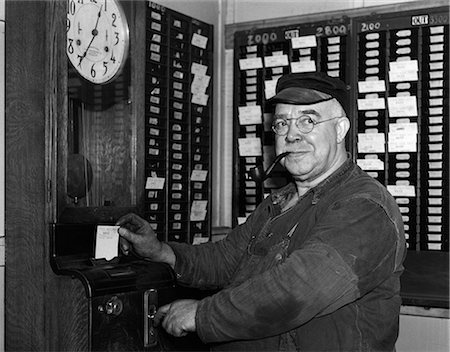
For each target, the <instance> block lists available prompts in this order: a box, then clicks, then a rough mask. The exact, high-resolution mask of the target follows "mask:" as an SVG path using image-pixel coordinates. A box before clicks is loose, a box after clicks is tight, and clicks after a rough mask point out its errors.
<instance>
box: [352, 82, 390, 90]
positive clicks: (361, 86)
mask: <svg viewBox="0 0 450 352" xmlns="http://www.w3.org/2000/svg"><path fill="white" fill-rule="evenodd" d="M385 91H386V82H385V81H384V80H381V81H359V82H358V92H359V93H371V92H385Z"/></svg>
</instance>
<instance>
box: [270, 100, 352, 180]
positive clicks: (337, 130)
mask: <svg viewBox="0 0 450 352" xmlns="http://www.w3.org/2000/svg"><path fill="white" fill-rule="evenodd" d="M302 115H307V116H309V117H310V118H311V120H312V121H314V122H320V121H324V120H329V119H331V120H330V121H326V122H323V123H319V124H317V125H314V128H313V129H312V131H311V132H309V133H303V132H301V131H300V130H299V128H298V127H297V126H296V120H297V118H298V117H300V116H302ZM342 116H344V111H343V110H342V107H341V106H340V104H339V103H338V102H337V101H335V100H334V99H333V100H330V101H325V102H322V103H317V104H311V105H291V104H277V106H276V108H275V115H274V120H275V119H276V118H277V117H282V118H284V119H285V120H287V126H288V130H287V133H286V134H285V135H277V134H275V150H276V154H277V155H278V154H281V153H283V152H291V153H290V154H288V155H287V156H286V157H285V158H284V159H283V160H282V161H281V164H282V165H283V166H284V167H285V168H286V170H287V171H289V173H290V174H291V175H292V176H293V177H294V179H295V180H298V181H302V182H304V181H306V182H313V181H315V180H318V181H321V180H322V176H324V177H327V176H328V174H329V173H331V172H332V171H334V169H335V166H336V164H337V163H338V162H339V161H340V160H342V153H344V154H345V147H344V145H343V144H342V143H344V137H345V133H346V132H347V129H348V125H346V124H345V125H346V126H347V129H345V127H343V125H342V122H341V120H342V119H340V118H338V117H342ZM333 118H335V119H333ZM345 119H346V118H345ZM346 122H348V120H347V119H346ZM342 128H344V129H345V132H343V130H342ZM342 133H344V134H342ZM330 170H332V171H330Z"/></svg>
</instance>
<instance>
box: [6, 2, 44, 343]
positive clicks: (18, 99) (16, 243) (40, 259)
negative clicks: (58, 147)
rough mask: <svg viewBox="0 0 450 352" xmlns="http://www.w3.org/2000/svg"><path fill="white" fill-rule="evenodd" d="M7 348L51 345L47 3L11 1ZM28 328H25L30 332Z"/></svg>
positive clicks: (8, 31) (8, 5) (8, 38)
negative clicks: (48, 330)
mask: <svg viewBox="0 0 450 352" xmlns="http://www.w3.org/2000/svg"><path fill="white" fill-rule="evenodd" d="M6 13H7V14H8V22H7V24H6V52H5V61H6V87H5V88H6V89H5V93H6V104H5V139H6V146H5V152H6V157H5V184H6V192H5V203H6V204H5V232H6V234H7V236H6V272H5V296H6V302H5V315H6V316H5V330H6V331H5V349H6V350H8V351H9V350H36V349H44V348H45V318H44V317H45V314H44V312H45V306H46V305H47V304H46V298H45V293H44V290H43V287H44V283H45V275H46V269H45V265H44V258H45V253H46V251H45V246H46V244H45V241H44V238H46V234H45V188H44V187H43V186H42V185H45V179H44V175H45V169H44V167H45V164H44V156H45V147H44V146H45V143H44V137H45V118H44V101H45V85H44V82H45V70H44V67H45V37H44V33H45V27H46V24H45V21H44V20H43V19H44V18H45V2H18V1H8V2H7V3H6ZM25 331H26V333H25Z"/></svg>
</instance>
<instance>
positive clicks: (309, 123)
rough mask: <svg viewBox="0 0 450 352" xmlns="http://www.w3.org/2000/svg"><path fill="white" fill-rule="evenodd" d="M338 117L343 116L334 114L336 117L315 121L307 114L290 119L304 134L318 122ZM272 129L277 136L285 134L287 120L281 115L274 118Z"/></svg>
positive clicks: (287, 125)
mask: <svg viewBox="0 0 450 352" xmlns="http://www.w3.org/2000/svg"><path fill="white" fill-rule="evenodd" d="M340 117H343V116H336V117H332V118H331V119H328V120H322V121H318V122H316V121H314V120H313V119H312V117H311V116H309V115H301V116H300V117H298V118H296V119H292V120H295V126H297V128H298V129H299V131H300V132H301V133H304V134H306V133H309V132H311V131H312V130H313V129H314V126H316V125H318V124H320V123H323V122H327V121H331V120H334V119H338V118H340ZM272 130H273V131H274V132H275V133H276V134H277V135H279V136H284V135H286V134H287V133H288V131H289V122H288V120H286V119H285V118H283V117H276V118H275V120H274V121H273V122H272Z"/></svg>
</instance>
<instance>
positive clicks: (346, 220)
mask: <svg viewBox="0 0 450 352" xmlns="http://www.w3.org/2000/svg"><path fill="white" fill-rule="evenodd" d="M300 227H301V226H299V228H300ZM397 239H398V234H397V230H396V226H395V225H394V223H393V222H392V221H391V220H390V218H389V217H388V216H387V214H386V213H385V211H384V210H383V208H382V207H380V206H379V205H378V204H376V203H374V202H372V201H371V200H369V199H365V198H354V199H351V200H345V201H340V202H337V203H335V204H333V205H331V206H330V208H329V209H328V210H327V211H326V214H325V215H324V216H322V217H321V219H320V220H319V221H318V222H317V224H316V225H315V227H314V229H313V232H312V234H311V236H310V237H309V240H308V241H307V242H305V243H304V244H303V245H302V246H301V247H299V248H297V249H296V250H294V251H293V252H292V253H291V254H290V255H289V256H288V257H287V259H286V260H285V261H284V263H282V264H280V265H276V266H274V267H273V268H272V269H269V270H268V271H266V272H264V273H262V274H260V275H257V276H255V277H253V278H252V279H250V280H248V281H246V282H244V283H242V284H241V285H239V286H237V287H233V288H230V289H226V290H222V291H220V292H219V293H217V294H215V295H213V296H211V297H207V298H205V299H203V300H202V301H201V302H200V304H199V306H198V310H197V315H196V326H197V332H198V335H199V337H200V338H201V339H202V340H203V341H204V342H219V341H230V340H237V339H255V338H263V337H267V336H273V335H277V334H280V333H282V332H286V331H289V330H291V329H294V328H297V327H299V326H301V325H302V324H304V323H306V322H308V321H309V320H310V319H312V318H314V317H316V316H320V315H323V314H327V313H330V312H333V311H335V310H337V309H338V308H340V307H342V306H344V305H346V304H348V303H350V302H352V301H354V300H356V299H357V298H359V297H361V296H362V295H364V294H365V293H366V292H368V291H370V290H371V289H373V288H374V287H376V286H377V285H379V284H380V283H381V282H383V281H384V280H386V279H387V278H389V277H390V276H391V275H392V272H393V271H394V267H395V254H396V253H395V252H396V244H397Z"/></svg>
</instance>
